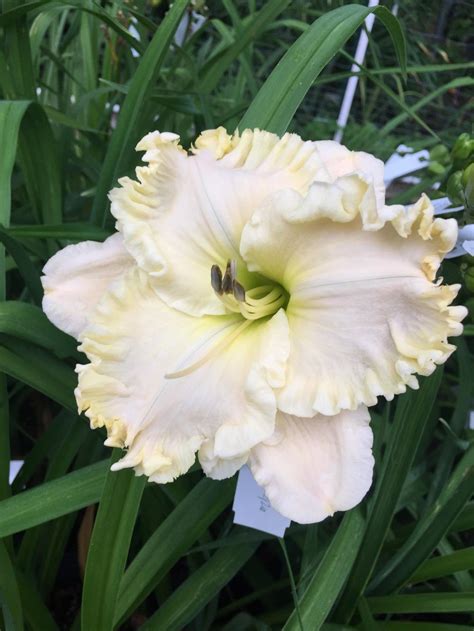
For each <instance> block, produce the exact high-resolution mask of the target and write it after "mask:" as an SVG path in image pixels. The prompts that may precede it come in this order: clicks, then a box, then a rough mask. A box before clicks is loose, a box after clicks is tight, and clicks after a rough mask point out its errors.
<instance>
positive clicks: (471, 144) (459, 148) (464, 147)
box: [451, 133, 474, 161]
mask: <svg viewBox="0 0 474 631" xmlns="http://www.w3.org/2000/svg"><path fill="white" fill-rule="evenodd" d="M473 151H474V140H472V139H471V137H470V134H467V133H464V134H461V135H460V136H459V138H458V139H457V140H456V142H455V143H454V147H453V150H452V152H451V153H452V156H453V160H456V161H463V160H466V159H467V158H469V156H470V154H471V153H472V152H473Z"/></svg>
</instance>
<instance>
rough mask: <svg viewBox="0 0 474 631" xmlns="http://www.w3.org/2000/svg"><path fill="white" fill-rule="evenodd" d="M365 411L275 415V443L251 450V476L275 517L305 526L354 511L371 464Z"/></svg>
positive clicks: (366, 485)
mask: <svg viewBox="0 0 474 631" xmlns="http://www.w3.org/2000/svg"><path fill="white" fill-rule="evenodd" d="M369 421H370V416H369V413H368V410H367V409H366V408H365V407H361V408H359V409H358V410H356V411H354V412H348V411H344V412H341V413H340V414H338V415H337V416H331V417H327V416H321V415H317V416H315V417H314V418H298V417H296V416H290V415H287V414H282V413H278V415H277V427H278V429H277V431H278V434H279V442H277V444H269V445H267V444H264V443H261V444H259V445H257V446H256V447H254V448H253V449H252V452H251V455H250V459H249V464H250V468H251V470H252V473H253V475H254V477H255V479H256V481H257V482H258V484H260V485H261V486H263V488H264V489H265V493H266V494H267V496H268V499H269V500H270V503H271V504H272V506H273V508H275V509H276V510H277V511H278V512H279V513H281V514H282V515H284V516H285V517H288V518H289V519H292V520H293V521H296V522H299V523H300V524H309V523H314V522H319V521H322V520H323V519H326V517H328V516H330V515H333V514H334V513H335V512H336V511H346V510H349V509H351V508H353V507H354V506H356V505H357V504H358V503H359V502H360V501H361V500H362V498H363V497H364V496H365V494H366V493H367V491H368V490H369V488H370V485H371V484H372V470H373V466H374V459H373V456H372V431H371V429H370V427H369Z"/></svg>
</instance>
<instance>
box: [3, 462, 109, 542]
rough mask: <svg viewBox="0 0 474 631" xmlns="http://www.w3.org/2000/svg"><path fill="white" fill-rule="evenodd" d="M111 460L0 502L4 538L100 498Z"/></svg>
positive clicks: (88, 504) (93, 502) (84, 468)
mask: <svg viewBox="0 0 474 631" xmlns="http://www.w3.org/2000/svg"><path fill="white" fill-rule="evenodd" d="M108 468H109V460H102V461H101V462H97V463H95V464H93V465H90V466H88V467H83V468H82V469H79V470H78V471H73V472H72V473H68V474H67V475H65V476H63V477H62V478H59V479H58V480H53V481H52V482H46V483H45V484H42V485H41V486H38V487H36V488H34V489H31V490H29V491H23V492H22V493H19V494H18V495H15V496H13V497H9V498H8V499H6V500H2V501H1V502H0V537H5V536H6V535H10V534H14V533H16V532H21V531H22V530H27V529H28V528H32V527H33V526H37V525H38V524H44V523H46V522H48V521H50V520H51V519H55V518H56V517H61V516H62V515H67V514H68V513H72V512H74V511H76V510H79V509H80V508H84V507H85V506H90V504H95V503H96V502H98V501H99V499H100V497H101V495H102V491H103V488H104V481H105V475H106V472H107V470H108Z"/></svg>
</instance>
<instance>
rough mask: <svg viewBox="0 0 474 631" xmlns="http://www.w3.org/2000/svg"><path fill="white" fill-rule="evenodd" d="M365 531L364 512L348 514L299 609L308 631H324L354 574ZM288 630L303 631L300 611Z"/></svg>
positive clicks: (358, 510) (295, 615) (289, 624)
mask: <svg viewBox="0 0 474 631" xmlns="http://www.w3.org/2000/svg"><path fill="white" fill-rule="evenodd" d="M364 530H365V520H364V518H363V516H362V514H361V511H360V509H354V510H352V511H350V512H349V513H347V514H346V515H344V518H343V520H342V522H341V525H340V526H339V528H338V529H337V532H336V535H335V536H334V538H333V539H332V540H331V543H330V545H329V547H328V549H327V550H326V553H325V554H324V557H323V558H322V560H321V563H320V564H319V565H318V567H317V568H316V571H315V573H314V574H313V576H312V578H311V581H310V582H309V584H308V587H307V589H306V590H305V592H304V594H303V596H302V597H301V600H300V603H299V609H300V614H301V619H302V622H303V626H304V628H305V629H311V631H317V630H318V629H321V627H322V625H323V623H324V622H325V620H326V618H327V616H328V615H329V613H330V611H331V609H332V607H333V605H334V603H335V602H336V599H337V598H338V596H339V593H340V591H341V589H342V586H343V585H344V583H345V582H346V580H347V577H348V576H349V575H350V573H351V570H352V567H353V563H354V561H355V558H356V555H357V552H358V550H359V546H360V543H361V541H362V538H363V535H364ZM284 631H299V621H298V616H297V612H296V611H294V612H293V613H292V614H291V616H290V617H289V618H288V620H287V622H286V624H285V626H284Z"/></svg>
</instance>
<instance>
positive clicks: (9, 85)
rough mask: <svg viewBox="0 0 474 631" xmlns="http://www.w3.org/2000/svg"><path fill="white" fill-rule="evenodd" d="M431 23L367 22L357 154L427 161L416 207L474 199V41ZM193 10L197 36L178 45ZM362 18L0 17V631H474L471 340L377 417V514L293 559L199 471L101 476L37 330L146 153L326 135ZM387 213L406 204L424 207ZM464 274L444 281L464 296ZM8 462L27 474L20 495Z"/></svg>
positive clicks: (337, 524)
mask: <svg viewBox="0 0 474 631" xmlns="http://www.w3.org/2000/svg"><path fill="white" fill-rule="evenodd" d="M422 4H423V3H419V2H414V1H411V0H410V1H409V0H405V1H404V2H401V3H400V21H398V20H397V19H396V18H394V17H393V15H392V14H391V13H390V11H389V10H388V9H387V8H385V7H379V8H377V9H375V16H376V21H375V27H374V30H373V33H372V35H371V37H370V43H369V51H368V57H367V59H366V62H365V63H364V65H363V66H362V67H361V68H360V82H359V90H358V94H357V98H356V101H355V103H354V108H353V112H352V116H351V120H350V122H349V125H348V127H347V129H346V131H345V141H346V143H347V144H348V146H350V147H351V148H354V149H355V148H357V149H361V150H366V151H371V152H373V153H375V154H376V155H378V156H379V157H381V158H388V156H389V155H390V154H391V153H392V152H393V151H394V150H395V148H396V147H397V146H398V145H399V144H400V143H405V144H409V145H411V146H413V147H414V148H416V149H418V148H423V147H427V148H433V146H434V145H435V144H436V145H438V148H436V149H434V150H433V161H432V170H431V171H426V172H425V173H423V174H422V181H421V183H420V184H419V185H418V186H419V187H424V186H426V185H427V183H428V184H431V183H432V182H434V181H435V179H433V178H436V177H439V176H442V175H443V174H444V173H447V172H448V171H449V170H450V169H451V168H453V169H454V171H453V173H454V172H458V171H459V172H461V180H460V182H454V184H456V185H459V186H461V187H462V190H463V191H468V192H464V193H463V194H464V197H466V196H467V195H468V193H469V194H470V193H471V192H472V191H471V188H472V186H471V180H472V177H471V176H472V173H471V171H469V169H470V168H471V167H469V165H470V164H471V162H472V151H470V152H469V153H468V155H466V156H465V155H464V153H465V148H466V143H467V144H469V142H472V138H471V137H469V138H468V137H467V136H462V137H461V138H460V140H458V142H457V143H456V144H455V141H456V138H457V137H458V136H459V135H460V134H461V133H462V132H466V126H467V120H468V115H469V107H470V104H469V98H468V90H469V89H470V88H472V84H473V80H472V78H470V77H468V76H465V75H466V74H467V73H468V72H469V70H472V68H473V67H474V64H473V63H472V62H466V61H465V55H464V49H463V48H462V47H463V46H464V45H465V42H467V41H468V37H469V33H470V32H472V23H471V28H469V25H468V24H467V22H468V15H467V14H466V10H465V9H464V8H463V7H460V8H457V9H455V10H453V15H452V19H449V18H448V17H446V16H444V17H443V12H442V11H443V9H442V7H443V5H442V3H439V7H438V9H439V10H438V11H437V12H436V11H433V15H430V16H428V18H429V19H428V20H427V22H426V26H425V28H430V29H431V32H430V33H431V34H432V35H433V36H434V35H435V34H436V37H438V39H437V40H436V41H437V44H436V45H433V44H432V43H431V39H430V37H431V35H430V37H426V38H423V37H422V35H421V34H420V33H419V30H417V29H418V26H419V23H420V21H423V20H424V19H425V18H426V16H425V13H426V9H423V10H421V15H420V7H421V5H422ZM434 4H437V3H434ZM192 10H195V11H197V12H198V13H202V14H204V16H205V17H206V20H205V21H204V23H203V24H202V25H201V26H200V27H199V28H198V29H197V30H196V31H195V32H192V29H191V28H190V27H189V24H188V28H187V30H186V29H185V30H186V32H185V33H184V36H183V37H182V38H181V39H179V38H178V39H177V35H176V32H177V29H178V26H179V25H180V24H181V26H182V24H183V22H182V20H183V18H184V20H185V21H186V20H188V19H189V18H191V17H192ZM371 11H372V9H367V7H366V6H365V4H364V3H358V4H350V3H349V2H345V1H342V0H338V1H334V0H332V1H331V0H317V1H315V2H306V1H303V0H298V1H296V2H289V1H288V0H268V1H267V2H258V3H257V2H255V1H254V0H249V1H248V2H247V1H244V0H224V1H223V2H215V1H214V0H212V1H209V2H208V3H207V6H205V3H202V2H189V1H188V0H175V2H173V3H172V6H171V8H169V7H168V3H167V2H165V1H164V0H162V1H153V2H147V1H145V0H137V1H136V2H134V3H130V2H123V1H121V0H120V1H119V0H107V1H105V0H104V1H102V2H98V1H96V0H70V1H68V2H60V1H56V0H34V1H29V2H20V1H19V0H3V2H2V3H1V13H0V96H1V100H0V148H1V157H0V224H1V225H0V291H1V295H0V298H1V302H0V372H1V374H0V537H1V539H0V607H1V614H0V629H6V630H7V631H22V629H31V630H33V631H36V630H37V631H49V630H55V629H70V628H72V629H74V630H75V631H79V630H80V629H82V631H91V630H94V631H95V630H97V631H107V630H112V629H118V628H121V629H124V630H128V629H136V628H138V627H139V626H140V628H143V629H145V630H147V631H152V630H154V629H167V630H168V629H169V630H172V629H176V630H179V629H190V630H192V631H198V630H199V631H201V630H207V629H225V630H227V631H242V630H245V629H248V630H249V631H250V630H262V631H269V630H273V629H275V630H276V629H281V628H285V629H295V630H298V631H300V629H301V628H303V629H304V630H305V631H309V630H310V631H314V630H316V629H323V630H326V631H343V630H345V629H361V630H363V631H365V630H367V631H372V630H377V631H378V630H379V629H381V630H382V631H383V630H384V629H387V630H393V631H437V630H438V629H439V631H465V630H466V629H471V628H472V619H471V617H470V614H471V613H472V610H473V608H474V602H473V601H474V597H473V590H474V583H473V577H472V572H473V570H474V554H473V548H472V540H471V539H470V538H469V531H470V530H472V529H473V528H474V503H473V502H472V501H470V500H472V488H473V487H472V485H473V475H474V461H473V457H474V456H473V447H472V445H471V443H472V431H469V430H467V429H466V422H467V417H468V414H469V411H470V409H471V405H472V394H473V393H472V376H471V375H472V362H473V355H472V348H470V346H469V343H470V341H471V337H472V335H473V332H474V324H473V321H472V319H471V320H469V322H468V325H467V327H466V336H465V338H461V339H460V341H459V342H458V352H457V353H456V354H455V356H453V359H452V360H450V361H449V363H448V364H447V365H446V368H445V370H444V372H443V371H441V370H438V371H437V372H436V373H435V375H433V376H432V377H431V378H430V379H428V380H424V381H423V382H422V385H421V388H420V390H419V391H417V392H415V391H412V392H410V393H407V394H406V395H403V396H401V397H399V398H398V400H397V402H396V403H390V404H389V403H386V402H385V403H382V402H381V403H380V404H379V405H378V406H377V407H376V408H374V409H373V414H372V421H373V427H374V432H375V439H376V440H375V455H376V462H377V464H376V479H375V484H374V488H373V490H372V491H371V493H370V495H369V497H368V499H367V500H366V501H364V502H363V504H362V505H361V506H360V507H358V508H357V509H354V510H353V511H350V512H349V513H348V514H346V515H344V516H343V518H342V519H340V517H339V516H337V515H336V516H335V517H334V518H332V519H328V520H326V521H325V522H323V523H321V524H317V525H311V526H308V527H302V526H298V525H292V526H291V527H290V529H289V530H288V531H287V535H286V536H285V545H284V546H281V545H280V544H279V542H278V541H277V540H276V539H275V538H274V537H272V536H270V535H265V534H264V533H259V532H256V531H251V530H249V529H245V528H242V527H235V526H232V511H231V508H230V507H231V503H232V497H233V493H234V488H235V480H224V481H222V482H215V481H210V480H208V479H206V478H204V477H203V475H202V473H201V472H200V471H199V470H198V469H197V468H193V469H192V470H191V471H190V472H189V473H188V474H187V475H186V476H183V477H182V478H180V479H178V480H177V481H175V482H173V483H172V484H169V485H154V484H148V483H147V482H146V480H145V479H144V478H136V477H134V476H133V474H132V473H131V472H130V471H123V472H120V473H111V472H109V468H110V460H109V458H110V453H108V451H107V450H106V449H105V448H104V447H103V445H102V442H103V439H104V436H103V434H102V431H101V430H97V431H96V432H90V431H89V430H88V428H87V424H86V421H85V419H84V418H80V417H78V416H77V412H76V404H75V400H74V395H73V390H74V386H75V383H76V375H75V373H74V365H75V364H76V363H78V362H79V363H80V362H81V361H84V358H83V356H82V355H81V353H80V352H78V351H77V349H76V344H75V341H74V340H72V339H71V338H70V337H69V336H67V335H65V334H63V333H61V332H59V331H58V330H57V329H55V327H54V326H53V325H52V324H50V323H49V321H48V320H47V319H46V317H45V316H44V315H43V314H42V312H41V310H40V303H41V298H42V288H41V284H40V274H41V268H42V266H43V264H44V262H45V261H46V260H47V259H48V258H49V257H50V256H51V254H53V253H54V252H55V251H56V250H57V249H59V248H61V247H63V246H64V245H67V244H68V243H75V242H78V241H81V240H85V239H92V240H97V241H100V240H103V239H105V238H106V237H107V236H108V235H109V234H110V233H111V232H112V231H113V222H112V220H111V216H110V214H109V211H108V201H107V193H108V191H109V190H110V188H112V187H113V186H114V185H115V183H116V181H117V178H118V177H120V176H123V175H127V174H130V173H131V172H132V170H133V168H134V166H135V165H136V164H137V162H138V157H137V155H136V154H135V152H134V151H133V147H134V145H135V144H136V142H137V141H138V140H139V138H141V137H142V136H143V135H144V134H145V133H146V132H148V131H150V130H152V129H154V128H156V127H159V128H160V129H161V130H171V131H174V132H176V133H179V134H180V135H181V137H182V140H183V143H184V144H185V145H189V144H190V143H191V142H192V140H193V138H194V137H195V136H196V135H197V134H198V133H199V132H200V131H201V130H202V129H205V128H209V127H212V126H218V125H223V126H224V127H226V128H227V129H228V130H234V129H236V128H237V127H239V128H243V127H245V126H259V127H262V128H267V129H270V130H273V131H276V132H278V133H282V132H284V131H285V130H286V128H287V127H288V126H290V127H291V129H292V130H295V131H297V132H298V133H301V134H302V135H303V136H305V137H307V138H311V139H319V138H326V137H330V136H331V135H332V134H333V133H334V131H335V121H336V117H337V111H338V108H339V106H340V103H341V100H342V94H343V91H344V88H345V85H346V81H347V79H348V77H349V76H351V74H352V73H351V71H350V67H351V63H352V57H351V54H352V53H353V52H354V49H355V42H356V34H357V33H358V31H359V28H360V26H361V24H362V23H363V20H364V18H365V17H366V16H367V15H368V14H369V13H370V12H371ZM436 13H438V14H439V15H435V14H436ZM132 25H133V27H134V28H133V29H130V28H129V27H130V26H132ZM440 29H441V30H440ZM443 29H444V30H443ZM404 31H406V32H407V33H408V37H407V38H406V39H407V42H408V49H407V50H406V44H405V37H404V35H403V32H404ZM440 32H444V33H445V34H447V35H449V37H447V38H445V39H442V38H441V36H440ZM455 32H456V33H458V34H459V36H458V39H457V44H456V40H455V38H453V33H455ZM137 34H138V35H137ZM179 37H181V36H179ZM177 41H179V44H178V43H177ZM134 51H136V52H134ZM468 131H469V130H468ZM439 140H441V142H442V143H443V145H445V146H446V147H454V148H453V153H452V155H451V156H450V154H449V150H448V149H446V150H442V149H439ZM469 147H470V148H471V149H472V147H471V145H469ZM463 152H464V153H463ZM456 161H457V162H456ZM435 163H436V164H437V165H438V166H437V167H436V166H435V167H434V168H433V164H435ZM471 166H472V165H471ZM436 169H438V170H437V171H436ZM462 178H464V179H462ZM454 184H453V186H454ZM470 186H471V188H469V187H470ZM420 190H422V189H420ZM394 193H395V195H397V196H398V197H399V198H400V199H401V198H403V196H405V201H412V200H413V199H414V197H415V196H416V193H417V187H413V188H409V189H405V190H402V191H397V190H396V191H394ZM471 264H472V260H471V261H470V262H469V263H467V262H466V261H463V262H462V263H461V265H459V264H457V263H456V261H455V262H451V263H449V264H448V265H446V267H445V269H444V270H443V274H445V276H446V277H449V280H450V282H459V280H460V279H461V278H462V277H463V275H464V277H465V278H466V279H467V278H468V276H469V269H472V265H471ZM463 266H464V267H463ZM471 289H472V288H471ZM468 298H469V293H468V291H466V290H463V293H462V294H461V300H466V299H468ZM117 455H118V454H115V453H114V454H113V456H112V460H114V459H116V457H117ZM11 457H18V458H21V459H23V460H24V461H25V463H24V465H23V467H22V469H21V471H20V473H19V474H18V476H17V478H16V480H15V481H14V482H13V484H12V485H10V484H9V481H8V471H9V462H10V458H11ZM96 505H98V508H97V510H96V509H95V506H96ZM288 571H289V572H290V576H288ZM295 601H296V603H295ZM295 604H296V605H297V606H296V607H295Z"/></svg>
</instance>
